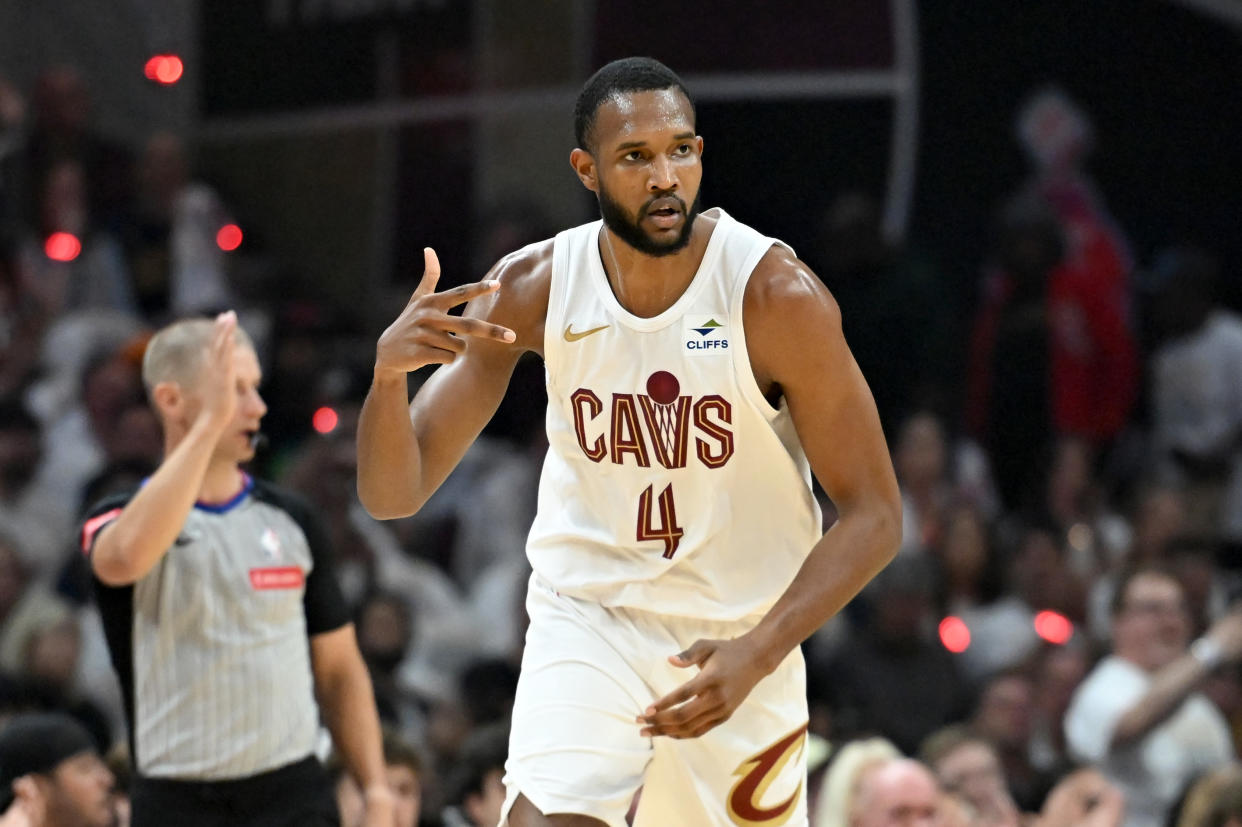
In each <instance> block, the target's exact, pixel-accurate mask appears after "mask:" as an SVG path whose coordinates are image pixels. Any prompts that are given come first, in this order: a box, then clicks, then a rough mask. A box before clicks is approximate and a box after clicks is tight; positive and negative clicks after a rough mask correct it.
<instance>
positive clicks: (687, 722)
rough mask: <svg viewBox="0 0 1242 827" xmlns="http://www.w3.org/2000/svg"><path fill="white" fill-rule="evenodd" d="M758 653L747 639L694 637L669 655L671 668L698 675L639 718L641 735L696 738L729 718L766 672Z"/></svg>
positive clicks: (649, 708) (650, 707)
mask: <svg viewBox="0 0 1242 827" xmlns="http://www.w3.org/2000/svg"><path fill="white" fill-rule="evenodd" d="M757 654H758V653H756V652H755V651H753V649H752V648H751V644H750V643H749V642H748V641H747V640H746V639H745V638H734V639H733V640H697V641H695V642H694V644H693V645H691V646H690V648H689V649H686V650H685V651H684V652H679V653H678V654H676V655H672V656H670V657H669V659H668V661H669V663H671V664H673V665H674V666H677V667H681V668H683V669H685V668H689V667H691V666H697V667H699V673H698V674H697V675H695V676H694V677H693V678H691V679H690V680H688V681H686V682H685V683H683V684H682V685H681V686H679V687H677V688H676V689H674V690H673V691H672V692H670V693H668V694H667V695H665V696H664V697H663V698H660V699H659V700H658V701H656V702H655V703H653V704H652V705H651V706H649V707H647V709H646V710H645V711H644V712H643V714H642V715H639V716H638V723H639V724H641V725H642V729H641V730H640V734H641V735H644V736H648V737H654V736H656V735H667V736H669V737H670V738H697V737H699V736H700V735H702V734H703V733H705V732H707V731H708V730H710V729H712V728H714V727H717V726H719V725H720V724H723V723H724V722H725V721H727V720H729V718H730V717H732V715H733V712H734V710H736V709H737V708H738V706H740V705H741V703H742V701H744V700H746V696H747V695H749V694H750V691H751V690H752V689H754V688H755V684H757V683H759V681H760V680H761V679H762V678H763V676H764V675H765V674H766V672H765V671H764V670H763V669H762V668H761V667H760V666H759V662H760V661H759V658H758V657H757Z"/></svg>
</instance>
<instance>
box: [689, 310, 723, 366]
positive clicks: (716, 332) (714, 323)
mask: <svg viewBox="0 0 1242 827" xmlns="http://www.w3.org/2000/svg"><path fill="white" fill-rule="evenodd" d="M682 341H683V342H684V343H685V350H686V353H688V354H690V355H691V356H710V355H712V354H725V353H728V352H729V317H728V316H726V315H724V314H723V313H716V314H714V315H710V316H686V317H685V319H684V320H683V321H682Z"/></svg>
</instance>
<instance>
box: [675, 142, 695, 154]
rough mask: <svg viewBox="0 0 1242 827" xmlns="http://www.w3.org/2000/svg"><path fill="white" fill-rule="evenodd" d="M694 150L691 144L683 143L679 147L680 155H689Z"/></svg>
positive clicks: (678, 152)
mask: <svg viewBox="0 0 1242 827" xmlns="http://www.w3.org/2000/svg"><path fill="white" fill-rule="evenodd" d="M692 150H693V147H691V146H690V144H682V145H681V146H679V147H677V154H678V155H689V154H690V153H691V151H692Z"/></svg>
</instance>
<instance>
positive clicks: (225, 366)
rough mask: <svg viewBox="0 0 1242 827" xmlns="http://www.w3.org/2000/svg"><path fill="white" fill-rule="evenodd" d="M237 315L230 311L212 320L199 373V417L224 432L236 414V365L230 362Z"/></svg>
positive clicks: (233, 349) (232, 359) (234, 345)
mask: <svg viewBox="0 0 1242 827" xmlns="http://www.w3.org/2000/svg"><path fill="white" fill-rule="evenodd" d="M236 330H237V314H236V313H234V312H233V311H232V310H229V311H226V312H224V313H221V314H220V315H219V316H216V322H215V329H214V330H213V331H212V334H211V341H210V342H209V343H208V344H207V355H206V358H205V359H204V360H203V368H202V373H200V374H199V375H200V377H201V379H200V382H201V389H202V394H203V408H202V411H201V412H200V413H199V417H200V418H202V419H204V420H205V422H206V423H207V424H208V425H209V426H210V427H212V428H216V429H221V428H227V427H228V425H229V423H231V422H232V421H233V415H234V414H235V413H236V412H237V363H236V362H235V361H234V355H233V354H234V351H235V350H236V343H235V340H234V338H233V334H234V331H236Z"/></svg>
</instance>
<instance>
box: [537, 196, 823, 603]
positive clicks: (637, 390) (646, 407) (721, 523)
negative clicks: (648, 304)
mask: <svg viewBox="0 0 1242 827" xmlns="http://www.w3.org/2000/svg"><path fill="white" fill-rule="evenodd" d="M601 225H602V222H600V221H595V222H593V223H590V224H585V225H583V226H580V227H575V228H573V229H570V230H566V231H565V232H562V233H560V234H558V235H557V236H556V239H555V244H554V247H553V253H552V284H551V289H550V293H549V298H548V317H547V326H546V328H545V333H544V358H545V362H546V366H547V388H548V416H547V428H548V443H549V447H548V455H547V459H546V460H545V462H544V466H543V475H542V477H541V479H540V483H539V509H538V514H537V515H536V518H535V522H534V526H533V527H532V529H531V533H530V539H529V541H528V545H527V553H528V556H529V557H530V561H531V565H532V566H533V567H534V569H535V571H536V573H537V574H538V575H540V576H541V577H542V578H543V579H544V580H545V581H547V583H548V584H549V585H551V586H552V588H554V589H556V590H557V591H559V592H562V593H565V594H569V595H572V596H575V597H580V598H583V599H587V600H592V601H595V602H598V603H600V604H602V605H605V606H624V607H631V608H638V609H645V610H648V611H653V612H659V613H662V614H671V615H684V616H694V617H700V618H703V619H716V620H735V619H741V618H745V617H749V616H752V615H756V614H761V613H763V612H765V611H766V610H767V609H768V608H769V607H771V605H772V604H773V603H774V602H775V601H776V599H777V598H778V597H779V596H780V594H781V593H782V592H783V591H784V590H785V589H786V588H787V587H788V585H789V583H790V581H792V580H793V577H794V575H795V573H796V572H797V570H798V568H799V567H800V566H801V564H802V561H803V559H804V558H805V557H806V555H807V553H808V552H809V551H810V550H811V547H812V546H813V545H814V544H815V542H816V541H817V540H818V539H819V537H820V535H821V522H820V512H819V507H818V505H817V504H816V502H815V498H814V496H813V495H812V493H811V489H810V470H809V468H808V465H807V461H806V457H805V455H804V454H803V452H802V449H801V446H800V445H799V444H798V440H797V436H796V434H795V433H794V428H793V423H792V421H791V419H790V416H789V411H788V409H787V408H786V407H785V405H784V402H783V401H782V404H781V407H780V409H779V410H778V409H775V408H773V407H772V406H771V405H770V404H769V403H768V402H767V400H766V399H764V397H763V395H762V394H761V393H760V390H759V387H758V385H757V384H756V382H755V378H754V373H753V371H752V369H751V365H750V359H749V357H748V355H747V350H746V338H745V335H744V333H743V329H742V297H743V294H744V293H745V290H746V283H747V281H748V279H749V278H750V274H751V272H752V271H753V270H754V268H755V265H756V264H758V262H759V260H760V259H761V258H762V257H763V255H764V254H765V253H766V252H767V251H768V250H769V249H770V248H771V246H772V245H773V244H779V243H780V242H778V241H775V240H774V239H771V238H766V237H764V236H762V235H760V234H759V233H757V232H756V231H754V230H752V229H751V228H749V227H746V226H744V225H742V224H739V223H738V222H737V221H734V220H733V219H732V218H730V217H729V216H728V215H726V214H724V212H723V211H722V212H720V219H719V221H718V222H717V224H716V227H715V229H714V231H713V232H712V235H711V239H710V240H709V242H708V245H707V250H706V252H705V253H704V255H703V262H702V264H701V265H700V266H699V270H698V272H697V273H696V274H695V276H694V279H693V281H691V283H690V285H689V287H687V288H686V291H685V293H684V294H683V295H682V296H681V297H680V298H679V299H678V300H677V301H676V302H675V303H674V304H673V306H672V307H670V308H668V309H667V310H665V311H664V312H663V313H661V314H659V315H658V316H655V317H652V318H640V317H638V316H635V315H633V314H632V313H629V312H628V311H627V310H625V309H624V308H623V307H622V306H621V305H620V303H619V302H618V301H617V299H616V297H615V296H614V295H613V292H612V289H611V287H610V286H609V283H608V279H607V276H606V275H605V273H604V268H603V264H602V262H601V260H600V256H599V246H598V239H599V233H600V228H601Z"/></svg>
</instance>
